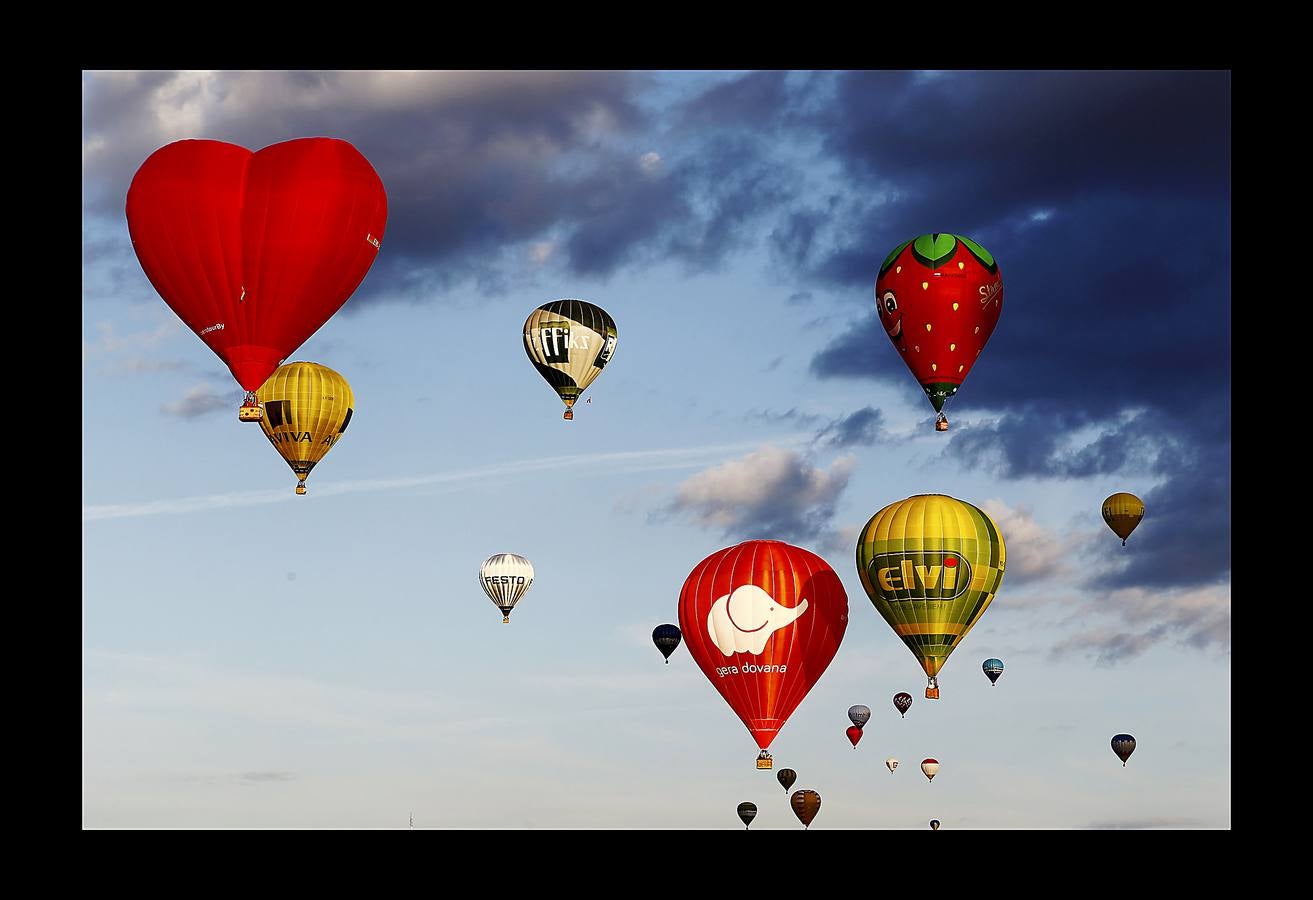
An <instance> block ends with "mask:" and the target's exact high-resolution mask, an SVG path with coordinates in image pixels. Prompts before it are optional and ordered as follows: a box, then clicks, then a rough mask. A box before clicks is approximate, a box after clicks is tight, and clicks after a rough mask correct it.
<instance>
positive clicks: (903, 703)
mask: <svg viewBox="0 0 1313 900" xmlns="http://www.w3.org/2000/svg"><path fill="white" fill-rule="evenodd" d="M894 708H895V709H897V710H898V712H899V713H901V714H902V716H903V717H904V718H906V717H907V711H908V710H909V709H911V708H912V695H911V694H909V693H907V692H906V691H899V692H898V693H896V694H894Z"/></svg>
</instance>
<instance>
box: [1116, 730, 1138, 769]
mask: <svg viewBox="0 0 1313 900" xmlns="http://www.w3.org/2000/svg"><path fill="white" fill-rule="evenodd" d="M1112 752H1113V753H1116V754H1117V757H1118V758H1119V759H1120V760H1121V761H1122V768H1123V769H1124V768H1126V760H1128V759H1130V758H1131V754H1132V753H1134V752H1135V738H1133V737H1131V736H1130V735H1129V734H1114V735H1113V736H1112Z"/></svg>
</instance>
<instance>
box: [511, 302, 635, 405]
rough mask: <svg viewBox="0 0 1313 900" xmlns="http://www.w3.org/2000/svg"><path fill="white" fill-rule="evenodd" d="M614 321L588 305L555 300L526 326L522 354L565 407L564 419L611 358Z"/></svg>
mask: <svg viewBox="0 0 1313 900" xmlns="http://www.w3.org/2000/svg"><path fill="white" fill-rule="evenodd" d="M615 342H616V330H615V319H612V318H611V316H610V315H609V314H608V313H607V312H606V310H604V309H602V308H601V307H600V306H594V305H593V304H591V303H589V302H588V301H587V300H572V299H567V300H553V301H551V302H550V303H544V304H543V305H542V306H540V307H538V308H537V309H535V310H534V311H533V312H531V313H529V318H527V319H525V320H524V352H525V353H527V354H529V361H530V362H532V363H533V365H534V368H536V369H537V370H538V374H539V375H541V376H542V377H543V378H544V379H546V381H547V383H548V384H550V385H551V386H552V390H554V391H556V393H558V394H560V395H561V399H562V400H564V401H565V418H567V419H573V418H574V404H575V401H577V400H578V399H579V395H580V394H582V393H583V392H584V390H585V389H587V387H588V385H590V384H592V383H593V381H594V380H595V379H596V378H597V376H598V375H601V374H602V369H603V368H604V367H605V366H606V364H607V363H608V362H610V361H611V356H612V355H613V354H614V353H615Z"/></svg>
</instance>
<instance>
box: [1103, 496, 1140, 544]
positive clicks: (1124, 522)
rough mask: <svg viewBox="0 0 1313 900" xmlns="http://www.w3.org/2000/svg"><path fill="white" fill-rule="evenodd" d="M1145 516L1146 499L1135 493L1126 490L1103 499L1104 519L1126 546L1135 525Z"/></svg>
mask: <svg viewBox="0 0 1313 900" xmlns="http://www.w3.org/2000/svg"><path fill="white" fill-rule="evenodd" d="M1143 518H1144V501H1143V500H1141V499H1140V498H1139V497H1137V496H1135V495H1134V494H1127V493H1125V492H1122V493H1119V494H1113V495H1112V496H1111V497H1109V498H1108V499H1107V500H1104V501H1103V521H1105V522H1107V523H1108V527H1109V528H1111V529H1112V531H1113V533H1114V534H1116V535H1117V537H1119V538H1121V539H1122V546H1123V547H1125V546H1126V539H1127V538H1128V537H1130V536H1131V532H1132V531H1134V530H1135V526H1137V525H1139V524H1140V520H1141V519H1143Z"/></svg>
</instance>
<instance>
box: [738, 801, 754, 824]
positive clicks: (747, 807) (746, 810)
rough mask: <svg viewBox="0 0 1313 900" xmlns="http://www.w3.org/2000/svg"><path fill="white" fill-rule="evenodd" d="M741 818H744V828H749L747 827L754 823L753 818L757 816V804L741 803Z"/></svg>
mask: <svg viewBox="0 0 1313 900" xmlns="http://www.w3.org/2000/svg"><path fill="white" fill-rule="evenodd" d="M739 818H740V819H742V820H743V827H744V830H747V827H748V826H749V825H751V824H752V820H753V819H755V818H757V804H755V803H740V804H739Z"/></svg>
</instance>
